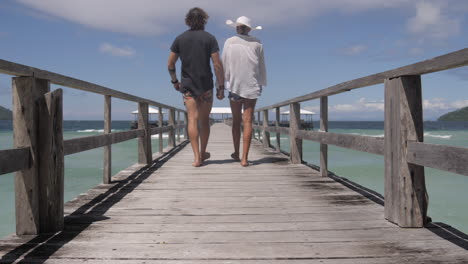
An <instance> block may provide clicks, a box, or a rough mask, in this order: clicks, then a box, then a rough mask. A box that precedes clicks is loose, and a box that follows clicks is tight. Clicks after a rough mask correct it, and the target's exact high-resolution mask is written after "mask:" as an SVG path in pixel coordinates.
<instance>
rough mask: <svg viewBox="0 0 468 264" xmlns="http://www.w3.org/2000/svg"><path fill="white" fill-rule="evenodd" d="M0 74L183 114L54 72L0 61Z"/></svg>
mask: <svg viewBox="0 0 468 264" xmlns="http://www.w3.org/2000/svg"><path fill="white" fill-rule="evenodd" d="M0 73H4V74H8V75H14V76H34V77H36V78H40V79H45V80H49V81H50V82H51V83H54V84H57V85H63V86H66V87H70V88H75V89H78V90H83V91H87V92H92V93H97V94H102V95H110V96H112V97H115V98H119V99H123V100H127V101H132V102H137V103H147V104H149V105H152V106H157V107H162V108H166V109H174V110H177V111H182V112H185V110H183V109H179V108H175V107H173V106H170V105H166V104H162V103H159V102H156V101H153V100H148V99H146V98H142V97H138V96H134V95H131V94H128V93H124V92H119V91H116V90H113V89H110V88H107V87H104V86H101V85H97V84H94V83H90V82H86V81H82V80H79V79H75V78H72V77H68V76H65V75H61V74H58V73H54V72H49V71H45V70H41V69H38V68H34V67H30V66H26V65H22V64H18V63H14V62H10V61H6V60H1V59H0Z"/></svg>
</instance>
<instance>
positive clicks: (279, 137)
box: [275, 107, 281, 152]
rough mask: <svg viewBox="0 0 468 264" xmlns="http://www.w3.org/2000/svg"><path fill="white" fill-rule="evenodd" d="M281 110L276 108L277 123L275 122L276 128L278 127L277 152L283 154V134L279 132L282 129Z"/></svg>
mask: <svg viewBox="0 0 468 264" xmlns="http://www.w3.org/2000/svg"><path fill="white" fill-rule="evenodd" d="M280 115H281V113H280V108H279V107H276V121H275V126H276V129H277V131H276V151H277V152H281V134H280V133H279V132H278V129H279V127H280Z"/></svg>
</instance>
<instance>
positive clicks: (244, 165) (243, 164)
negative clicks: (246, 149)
mask: <svg viewBox="0 0 468 264" xmlns="http://www.w3.org/2000/svg"><path fill="white" fill-rule="evenodd" d="M240 165H241V166H242V167H247V166H249V165H250V164H249V162H248V161H247V160H243V161H241V163H240Z"/></svg>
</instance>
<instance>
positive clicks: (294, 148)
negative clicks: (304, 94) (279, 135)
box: [289, 103, 302, 164]
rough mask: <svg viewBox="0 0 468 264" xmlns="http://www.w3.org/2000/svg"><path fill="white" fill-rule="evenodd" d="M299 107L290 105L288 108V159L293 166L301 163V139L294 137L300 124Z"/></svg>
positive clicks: (294, 104)
mask: <svg viewBox="0 0 468 264" xmlns="http://www.w3.org/2000/svg"><path fill="white" fill-rule="evenodd" d="M300 107H301V105H300V104H299V103H292V104H290V107H289V128H290V130H289V142H290V143H289V148H290V159H291V163H293V164H301V163H302V139H298V138H297V137H296V135H297V131H298V130H299V129H300V124H301V112H300V111H301V108H300Z"/></svg>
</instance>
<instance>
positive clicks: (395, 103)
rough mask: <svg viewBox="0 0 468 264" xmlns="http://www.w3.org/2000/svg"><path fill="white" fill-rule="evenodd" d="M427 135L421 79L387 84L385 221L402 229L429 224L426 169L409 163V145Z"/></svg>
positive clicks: (413, 78)
mask: <svg viewBox="0 0 468 264" xmlns="http://www.w3.org/2000/svg"><path fill="white" fill-rule="evenodd" d="M423 132H424V131H423V116H422V94H421V77H420V76H418V75H416V76H402V77H398V78H394V79H387V80H385V143H384V145H385V150H384V154H385V218H386V219H388V220H389V221H391V222H393V223H396V224H398V225H399V226H401V227H423V226H424V224H425V223H426V221H427V219H426V217H427V206H428V197H427V192H426V186H425V179H424V167H423V166H419V165H415V164H411V163H408V162H407V160H406V154H407V143H408V142H409V141H416V142H422V141H423Z"/></svg>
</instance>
